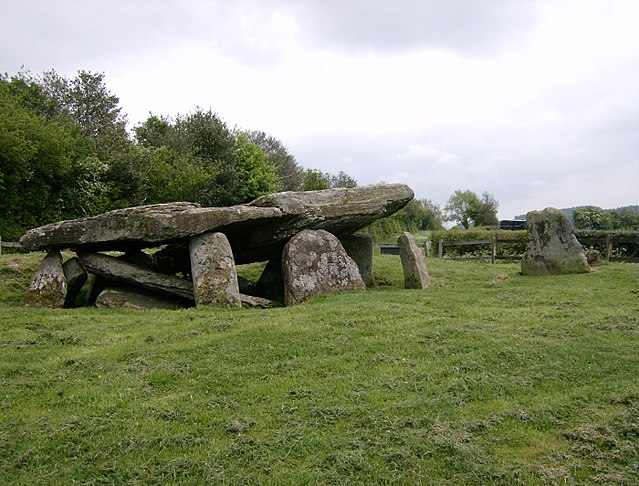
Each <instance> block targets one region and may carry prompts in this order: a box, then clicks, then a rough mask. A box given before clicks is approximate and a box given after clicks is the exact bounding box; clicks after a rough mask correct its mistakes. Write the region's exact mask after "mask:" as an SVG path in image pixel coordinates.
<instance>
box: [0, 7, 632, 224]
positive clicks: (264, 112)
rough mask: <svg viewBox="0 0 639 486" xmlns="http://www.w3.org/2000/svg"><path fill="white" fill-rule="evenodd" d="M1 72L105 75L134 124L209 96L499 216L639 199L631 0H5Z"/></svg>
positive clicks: (315, 152) (242, 119)
mask: <svg viewBox="0 0 639 486" xmlns="http://www.w3.org/2000/svg"><path fill="white" fill-rule="evenodd" d="M0 5H1V7H2V10H1V12H2V15H1V16H0V45H1V46H2V48H1V50H0V71H2V72H7V73H9V74H10V75H11V74H15V73H17V72H18V71H19V70H20V69H21V66H24V68H25V69H27V70H30V71H32V72H33V73H36V74H38V73H40V72H42V71H43V70H48V69H55V70H56V71H57V72H58V73H60V74H63V75H66V76H70V77H73V76H74V75H75V73H76V72H77V71H78V70H80V69H84V70H90V71H94V72H104V73H105V74H106V84H107V86H108V88H109V89H110V91H111V92H112V93H113V94H115V95H117V96H119V98H120V105H121V107H122V111H123V112H124V113H126V114H127V115H128V119H129V128H131V127H133V126H134V125H135V124H137V123H139V122H141V121H143V120H144V119H146V117H147V116H148V114H149V112H152V113H153V114H155V115H170V116H175V115H176V114H186V113H188V112H190V111H192V110H193V109H194V108H196V107H201V108H204V109H209V108H210V109H212V110H213V111H214V112H216V113H218V115H220V116H221V117H222V118H223V119H224V120H225V121H226V122H227V124H228V125H230V126H231V127H233V126H237V127H239V128H243V129H256V130H263V131H265V132H267V133H268V134H270V135H273V136H274V137H276V138H278V139H280V140H281V141H282V142H283V143H284V144H285V145H286V146H287V147H288V149H289V151H290V152H291V153H292V154H293V155H294V156H295V157H296V159H297V161H298V162H299V163H300V164H301V165H302V166H304V167H305V168H317V169H321V170H323V171H328V172H331V173H337V172H339V171H340V170H343V171H345V172H346V173H348V174H349V175H351V176H352V177H354V178H355V179H356V180H357V181H358V183H359V184H360V185H363V184H372V183H377V182H382V181H383V182H404V183H407V184H409V185H410V186H411V187H412V188H413V190H414V191H415V193H416V196H417V197H418V198H420V199H431V200H432V201H434V202H436V203H439V204H441V205H442V206H443V205H444V204H445V203H446V200H447V199H448V197H449V196H450V195H451V194H452V193H453V192H454V191H455V190H456V189H470V190H472V191H475V192H476V193H477V194H481V193H482V192H484V191H488V192H489V193H491V194H493V195H494V196H495V198H496V199H497V200H498V201H499V203H500V208H499V217H500V218H501V219H508V218H512V217H514V216H515V215H519V214H523V213H526V212H527V211H529V210H534V209H543V208H545V207H547V206H554V207H569V206H578V205H585V204H594V205H597V206H601V207H604V208H614V207H618V206H622V205H628V204H639V1H637V0H608V1H606V0H575V1H571V0H384V1H383V0H262V1H258V0H255V1H251V0H110V1H103V0H102V1H95V0H56V1H53V0H51V1H47V0H19V1H18V0H15V1H11V0H0Z"/></svg>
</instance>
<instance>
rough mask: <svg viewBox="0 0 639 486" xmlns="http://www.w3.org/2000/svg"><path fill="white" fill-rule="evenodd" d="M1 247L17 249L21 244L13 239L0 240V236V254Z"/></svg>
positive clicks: (0, 252) (0, 253) (0, 251)
mask: <svg viewBox="0 0 639 486" xmlns="http://www.w3.org/2000/svg"><path fill="white" fill-rule="evenodd" d="M3 248H7V249H9V248H10V249H17V248H22V245H21V244H20V243H18V242H15V241H2V238H0V255H2V249H3Z"/></svg>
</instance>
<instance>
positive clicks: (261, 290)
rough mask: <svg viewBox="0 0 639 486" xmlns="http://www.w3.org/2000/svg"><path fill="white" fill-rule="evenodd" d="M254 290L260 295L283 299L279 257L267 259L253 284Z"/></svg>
mask: <svg viewBox="0 0 639 486" xmlns="http://www.w3.org/2000/svg"><path fill="white" fill-rule="evenodd" d="M255 292H256V295H259V296H260V297H266V298H268V299H271V300H279V301H283V300H284V273H283V271H282V259H281V258H273V259H271V260H269V261H268V263H267V264H266V267H264V270H263V271H262V275H260V278H259V280H258V281H257V284H256V285H255Z"/></svg>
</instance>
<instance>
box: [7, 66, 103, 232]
mask: <svg viewBox="0 0 639 486" xmlns="http://www.w3.org/2000/svg"><path fill="white" fill-rule="evenodd" d="M17 83H18V84H20V85H21V86H16V85H15V84H14V80H9V79H7V78H6V77H0V201H2V204H0V232H1V235H0V236H2V237H3V238H11V239H14V238H18V237H20V236H21V234H22V233H23V232H24V230H26V229H28V228H31V227H33V226H38V225H41V224H45V223H49V222H52V221H55V220H58V219H62V217H65V216H69V215H73V213H72V212H70V211H69V210H68V209H67V208H65V205H64V200H63V197H64V196H63V194H64V188H65V187H66V186H67V185H68V184H69V183H70V181H72V179H73V175H74V172H73V171H74V170H76V169H78V167H79V163H80V161H82V160H85V159H86V158H87V157H90V156H91V148H92V145H91V144H90V143H87V140H86V138H85V137H83V136H82V135H81V134H80V133H79V131H78V130H77V128H76V127H75V126H74V125H73V124H72V123H70V122H69V121H68V120H65V119H61V118H59V117H54V118H52V119H47V118H45V117H44V116H43V115H42V113H41V112H40V110H39V108H34V107H35V106H36V105H39V103H40V101H41V98H39V96H40V94H41V91H40V90H39V89H38V88H37V86H26V85H25V84H24V83H25V80H24V79H18V80H17ZM24 88H28V89H24ZM29 93H33V94H35V95H36V97H37V98H36V99H31V98H29V96H28V94H29Z"/></svg>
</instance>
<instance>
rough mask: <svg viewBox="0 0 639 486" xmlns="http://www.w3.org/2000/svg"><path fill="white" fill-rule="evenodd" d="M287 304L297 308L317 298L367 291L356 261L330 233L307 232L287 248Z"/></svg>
mask: <svg viewBox="0 0 639 486" xmlns="http://www.w3.org/2000/svg"><path fill="white" fill-rule="evenodd" d="M282 270H283V271H284V303H285V304H286V305H287V306H288V305H295V304H299V303H301V302H304V301H305V300H307V299H309V298H311V297H314V296H316V295H322V294H329V293H333V292H339V291H342V290H362V289H365V288H366V286H365V285H364V281H363V280H362V277H361V275H360V273H359V269H358V268H357V265H356V264H355V262H354V261H353V260H352V259H351V257H349V256H348V254H347V253H346V250H344V247H343V246H342V244H341V243H340V241H339V240H338V239H337V237H335V236H333V235H332V234H331V233H329V232H328V231H325V230H317V231H315V230H304V231H301V232H300V233H298V234H297V235H295V236H294V237H293V238H291V240H290V241H289V242H288V243H287V244H286V246H285V247H284V252H283V255H282Z"/></svg>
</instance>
